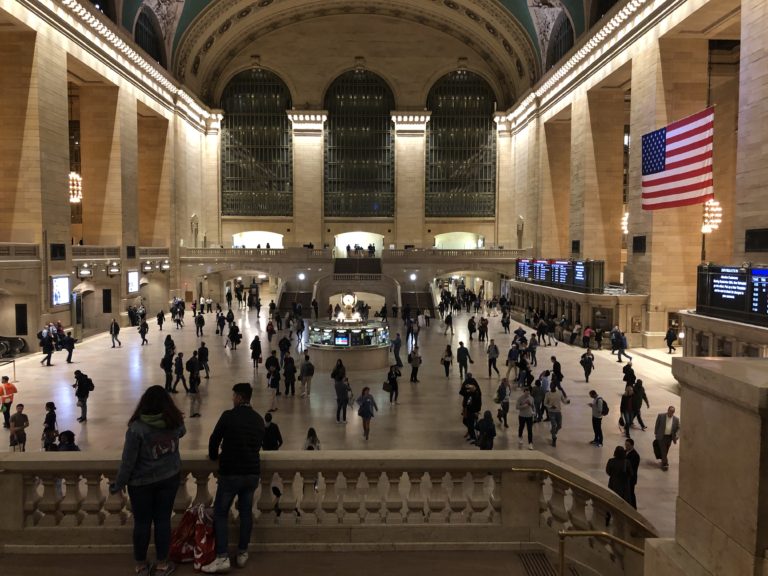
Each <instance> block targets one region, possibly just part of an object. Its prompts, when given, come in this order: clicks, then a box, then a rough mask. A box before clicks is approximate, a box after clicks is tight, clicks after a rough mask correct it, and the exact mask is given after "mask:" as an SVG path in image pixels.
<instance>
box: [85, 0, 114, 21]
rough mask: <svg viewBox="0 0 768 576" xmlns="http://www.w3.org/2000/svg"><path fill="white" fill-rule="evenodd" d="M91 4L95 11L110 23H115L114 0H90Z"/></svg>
mask: <svg viewBox="0 0 768 576" xmlns="http://www.w3.org/2000/svg"><path fill="white" fill-rule="evenodd" d="M91 4H92V5H93V7H94V8H96V10H98V11H99V12H101V13H102V14H104V16H106V17H107V18H109V19H110V20H112V22H115V23H117V18H116V15H115V0H91Z"/></svg>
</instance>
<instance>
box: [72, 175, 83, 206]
mask: <svg viewBox="0 0 768 576" xmlns="http://www.w3.org/2000/svg"><path fill="white" fill-rule="evenodd" d="M82 201H83V178H82V176H80V174H78V173H77V172H70V173H69V203H70V204H80V202H82Z"/></svg>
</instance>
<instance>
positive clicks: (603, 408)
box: [597, 396, 611, 416]
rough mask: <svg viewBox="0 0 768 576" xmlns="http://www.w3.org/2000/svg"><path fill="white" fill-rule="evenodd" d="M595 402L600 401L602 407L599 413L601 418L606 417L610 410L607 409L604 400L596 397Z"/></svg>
mask: <svg viewBox="0 0 768 576" xmlns="http://www.w3.org/2000/svg"><path fill="white" fill-rule="evenodd" d="M597 400H600V401H601V402H602V403H603V407H602V409H601V410H600V413H601V414H602V415H603V416H608V412H610V411H611V409H610V408H608V403H607V402H606V401H605V400H603V398H601V397H600V396H598V397H597Z"/></svg>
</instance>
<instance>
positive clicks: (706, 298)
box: [696, 266, 768, 326]
mask: <svg viewBox="0 0 768 576" xmlns="http://www.w3.org/2000/svg"><path fill="white" fill-rule="evenodd" d="M696 312H697V313H699V314H703V315H705V316H714V317H716V318H724V319H726V320H734V321H738V322H745V323H748V324H759V325H762V326H768V268H759V267H754V268H746V267H738V266H699V268H698V282H697V286H696Z"/></svg>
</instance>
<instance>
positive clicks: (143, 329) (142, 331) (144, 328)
mask: <svg viewBox="0 0 768 576" xmlns="http://www.w3.org/2000/svg"><path fill="white" fill-rule="evenodd" d="M147 332H149V324H147V319H146V318H142V319H141V323H140V324H139V336H141V345H142V346H144V344H149V340H147Z"/></svg>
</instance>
